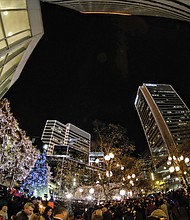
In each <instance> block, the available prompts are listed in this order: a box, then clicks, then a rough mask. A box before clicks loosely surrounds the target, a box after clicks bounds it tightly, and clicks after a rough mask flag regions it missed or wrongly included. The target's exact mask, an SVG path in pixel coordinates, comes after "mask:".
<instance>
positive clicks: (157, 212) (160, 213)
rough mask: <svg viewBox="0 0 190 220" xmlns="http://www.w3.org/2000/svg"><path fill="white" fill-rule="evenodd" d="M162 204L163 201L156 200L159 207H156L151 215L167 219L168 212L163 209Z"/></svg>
mask: <svg viewBox="0 0 190 220" xmlns="http://www.w3.org/2000/svg"><path fill="white" fill-rule="evenodd" d="M162 204H163V203H162V202H160V201H156V202H155V205H156V207H157V209H155V210H154V211H153V212H152V213H151V215H150V216H152V217H156V218H165V219H167V217H168V216H167V214H166V213H165V212H164V211H163V210H162V209H161V205H162Z"/></svg>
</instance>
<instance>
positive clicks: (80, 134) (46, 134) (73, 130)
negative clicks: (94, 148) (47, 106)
mask: <svg viewBox="0 0 190 220" xmlns="http://www.w3.org/2000/svg"><path fill="white" fill-rule="evenodd" d="M41 139H42V141H43V143H44V144H47V145H48V149H47V154H48V155H49V156H51V155H53V154H54V147H55V146H62V150H63V148H65V147H64V146H66V148H67V146H68V147H69V149H70V151H72V149H74V150H75V151H78V152H81V153H83V154H86V155H89V152H90V141H91V135H90V134H89V133H87V132H85V131H83V130H82V129H80V128H78V127H76V126H74V125H72V124H70V123H68V124H66V125H64V124H62V123H60V122H58V121H56V120H47V121H46V125H45V128H44V131H43V134H42V137H41ZM57 148H58V147H57ZM67 150H68V149H67ZM59 151H60V150H59ZM63 151H64V150H63Z"/></svg>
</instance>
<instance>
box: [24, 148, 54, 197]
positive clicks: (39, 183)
mask: <svg viewBox="0 0 190 220" xmlns="http://www.w3.org/2000/svg"><path fill="white" fill-rule="evenodd" d="M50 178H51V172H50V167H49V166H48V165H47V162H46V151H45V150H44V151H43V153H42V154H41V155H40V157H39V159H38V160H37V161H36V163H35V165H34V167H33V168H32V170H31V172H30V174H29V175H28V176H27V178H26V179H25V182H24V184H23V185H22V187H21V190H22V191H27V192H28V194H29V195H30V196H35V197H36V196H39V197H43V196H44V194H49V193H48V182H49V181H50Z"/></svg>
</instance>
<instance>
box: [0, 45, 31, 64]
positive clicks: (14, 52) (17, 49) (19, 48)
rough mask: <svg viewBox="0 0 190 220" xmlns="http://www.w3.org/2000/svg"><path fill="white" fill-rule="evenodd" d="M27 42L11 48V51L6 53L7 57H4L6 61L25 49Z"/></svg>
mask: <svg viewBox="0 0 190 220" xmlns="http://www.w3.org/2000/svg"><path fill="white" fill-rule="evenodd" d="M28 44H29V43H24V44H22V45H20V46H18V47H16V48H14V49H12V50H11V52H10V53H9V55H8V59H6V62H9V61H10V60H11V59H13V58H14V57H16V56H17V55H18V54H20V53H22V52H23V51H25V50H26V48H27V46H28ZM0 61H1V59H0Z"/></svg>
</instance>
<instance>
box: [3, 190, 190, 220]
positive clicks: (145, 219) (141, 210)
mask: <svg viewBox="0 0 190 220" xmlns="http://www.w3.org/2000/svg"><path fill="white" fill-rule="evenodd" d="M69 204H70V206H69V207H68V206H67V204H66V202H63V201H54V202H53V203H52V202H51V203H49V202H48V201H41V200H40V199H39V198H28V197H25V196H14V195H12V194H10V193H7V194H6V195H4V196H1V197H0V208H1V210H0V220H153V219H154V220H160V219H162V220H179V218H180V215H181V214H182V213H181V210H182V209H183V211H184V210H185V212H186V214H187V217H188V219H189V220H190V211H189V210H190V199H189V194H188V193H186V192H185V191H184V190H183V189H179V190H175V191H174V190H173V191H169V192H167V193H163V192H162V193H155V194H151V195H148V196H141V197H138V198H131V199H125V200H123V201H110V202H107V203H106V204H105V203H104V204H102V205H100V204H99V205H97V204H95V203H94V204H92V203H91V204H90V205H89V204H86V203H85V204H83V203H76V202H75V203H69ZM79 204H80V205H79Z"/></svg>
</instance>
